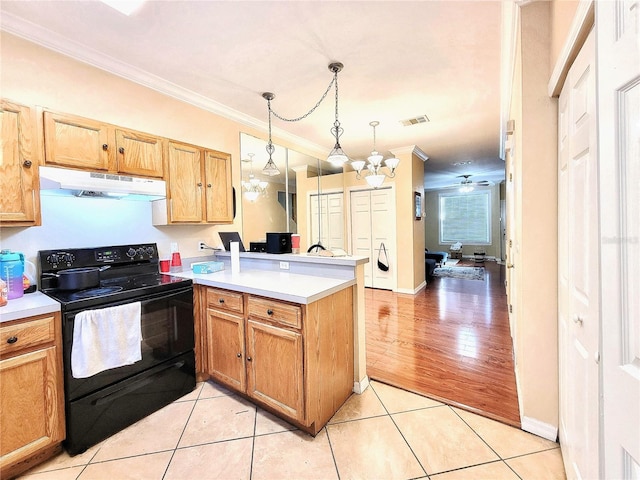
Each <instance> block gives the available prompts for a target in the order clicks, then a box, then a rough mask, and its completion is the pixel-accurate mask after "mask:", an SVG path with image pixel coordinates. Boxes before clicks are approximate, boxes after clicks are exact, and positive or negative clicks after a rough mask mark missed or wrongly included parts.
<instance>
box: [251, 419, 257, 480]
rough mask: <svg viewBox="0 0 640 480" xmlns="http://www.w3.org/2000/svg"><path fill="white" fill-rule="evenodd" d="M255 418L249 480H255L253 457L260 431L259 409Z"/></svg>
mask: <svg viewBox="0 0 640 480" xmlns="http://www.w3.org/2000/svg"><path fill="white" fill-rule="evenodd" d="M254 412H255V414H254V416H253V435H252V437H251V460H250V461H249V480H251V479H252V478H253V456H254V454H255V451H256V431H257V429H258V408H257V407H256V408H255V411H254Z"/></svg>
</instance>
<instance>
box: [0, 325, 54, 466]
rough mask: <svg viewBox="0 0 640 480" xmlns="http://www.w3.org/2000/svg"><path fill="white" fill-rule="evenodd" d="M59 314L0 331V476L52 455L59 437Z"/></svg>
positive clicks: (9, 326) (3, 327)
mask: <svg viewBox="0 0 640 480" xmlns="http://www.w3.org/2000/svg"><path fill="white" fill-rule="evenodd" d="M61 324H62V322H61V320H60V314H59V313H51V314H46V315H39V316H37V317H28V318H25V319H22V320H16V321H11V322H6V323H4V324H2V326H1V327H0V339H1V342H2V346H3V348H2V349H1V350H0V384H1V385H2V395H1V396H0V406H1V408H0V415H1V422H0V425H1V432H0V433H1V437H2V442H1V444H0V477H2V478H10V477H13V476H15V475H18V474H20V473H21V472H24V471H25V470H27V469H29V468H31V467H32V466H34V465H36V464H37V463H39V462H42V461H44V460H46V459H47V458H48V457H49V456H51V455H52V454H54V453H55V451H56V449H57V448H58V446H59V444H60V442H61V441H62V440H63V439H64V437H65V425H64V399H63V386H62V385H63V378H62V375H63V374H62V353H61V343H60V326H61Z"/></svg>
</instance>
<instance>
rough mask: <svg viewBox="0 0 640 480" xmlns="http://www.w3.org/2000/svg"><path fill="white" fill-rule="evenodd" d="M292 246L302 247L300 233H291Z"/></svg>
mask: <svg viewBox="0 0 640 480" xmlns="http://www.w3.org/2000/svg"><path fill="white" fill-rule="evenodd" d="M291 248H300V235H298V234H295V233H294V234H293V235H291Z"/></svg>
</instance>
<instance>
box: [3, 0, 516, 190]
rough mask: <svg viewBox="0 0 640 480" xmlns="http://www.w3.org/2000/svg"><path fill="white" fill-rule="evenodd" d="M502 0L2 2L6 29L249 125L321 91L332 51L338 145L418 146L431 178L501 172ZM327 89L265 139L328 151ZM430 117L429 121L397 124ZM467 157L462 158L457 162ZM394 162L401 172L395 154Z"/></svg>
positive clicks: (438, 182)
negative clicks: (137, 4)
mask: <svg viewBox="0 0 640 480" xmlns="http://www.w3.org/2000/svg"><path fill="white" fill-rule="evenodd" d="M500 9H501V5H500V1H497V0H492V1H452V0H445V1H435V0H434V1H417V2H414V1H340V0H337V1H293V0H292V1H255V2H254V1H188V0H183V1H177V0H175V1H174V0H162V1H161V0H155V1H148V2H147V3H145V4H144V5H143V6H142V7H141V8H140V9H139V10H138V11H137V12H136V13H134V14H133V15H132V16H129V17H127V16H125V15H123V14H121V13H119V12H117V11H115V10H113V9H111V8H110V7H108V6H106V5H104V4H103V3H101V2H99V1H97V0H86V1H75V0H65V1H31V0H30V1H24V0H20V1H11V0H2V2H1V3H0V10H1V12H0V13H1V15H0V18H1V22H2V23H1V25H2V29H3V30H6V31H8V32H10V33H13V34H16V35H19V36H21V37H24V38H27V39H29V40H31V41H33V42H36V43H39V44H42V45H44V46H46V47H48V48H52V49H54V50H57V51H60V52H63V53H65V54H68V55H70V56H73V57H75V58H78V59H79V60H82V61H85V62H88V63H91V64H93V65H95V66H98V67H100V68H103V69H106V70H109V71H111V72H113V73H116V74H118V75H121V76H124V77H126V78H129V79H131V80H133V81H136V82H139V83H142V84H144V85H147V86H150V87H151V88H155V89H157V90H159V91H162V92H165V93H168V94H170V95H173V96H175V97H177V98H181V99H183V100H186V101H189V102H191V103H194V104H196V105H199V106H202V107H203V108H207V109H209V110H211V111H214V112H216V113H219V114H222V115H225V116H228V117H230V118H233V119H235V120H239V121H242V122H244V123H246V124H250V125H253V126H258V127H260V128H264V127H265V126H266V120H267V104H266V101H265V100H264V99H263V98H262V96H261V94H262V92H265V91H270V92H273V93H275V95H276V97H275V99H274V100H273V101H272V108H273V110H274V111H276V112H277V113H279V114H280V115H282V116H285V117H297V116H300V115H302V114H303V113H305V112H307V111H308V110H309V109H310V108H311V107H312V106H313V105H315V103H316V102H317V101H318V100H319V99H320V96H321V95H322V93H323V92H324V91H325V89H326V87H327V86H328V84H329V82H330V81H331V79H332V75H333V74H332V73H331V72H330V71H329V69H328V65H329V63H331V62H333V61H339V62H342V63H343V64H344V69H343V70H342V72H340V74H339V76H338V84H339V107H340V108H339V113H340V117H339V118H340V123H341V125H342V127H343V128H344V134H343V136H342V137H341V140H340V143H341V145H342V147H343V148H344V149H345V151H346V152H347V154H348V155H349V156H350V157H351V158H352V159H356V158H365V157H366V156H367V155H368V154H369V152H370V151H371V150H372V143H373V135H372V129H371V127H370V126H369V122H371V121H372V120H378V121H379V122H380V125H379V127H377V130H376V134H377V142H376V144H377V145H376V146H377V150H379V151H380V153H383V154H385V155H390V151H391V150H393V149H395V148H401V147H406V146H409V145H416V146H417V147H419V148H420V149H421V150H422V151H423V152H424V153H425V154H426V155H427V156H428V157H429V160H428V161H427V162H426V164H425V170H426V174H425V181H426V186H427V187H437V186H446V185H450V184H451V183H453V182H457V181H459V179H457V178H456V176H457V175H462V174H472V175H473V177H472V180H476V181H479V180H490V181H494V182H499V181H500V180H501V179H502V178H504V162H502V161H501V160H500V159H499V142H500ZM333 97H334V96H333V91H332V92H330V94H329V95H328V96H327V99H326V100H325V101H324V102H323V103H322V104H321V105H320V107H319V108H318V109H317V110H316V111H315V112H314V113H313V114H312V115H310V116H309V117H308V118H306V119H304V120H302V121H299V122H294V123H289V122H282V121H280V120H278V119H275V118H274V119H273V127H274V136H276V134H278V135H289V137H287V138H292V137H291V136H294V137H299V138H300V139H304V142H305V143H304V145H305V146H306V147H308V148H311V149H313V150H314V151H317V152H326V153H328V152H329V150H330V149H331V148H332V147H333V144H334V141H333V139H332V137H331V134H330V132H329V130H330V128H331V127H332V125H333V121H334V114H335V111H334V98H333ZM419 115H427V116H428V117H429V119H430V122H429V123H424V124H417V125H412V126H409V127H403V126H402V125H401V124H400V121H401V120H404V119H408V118H411V117H415V116H419ZM466 161H471V162H472V163H471V164H469V165H463V166H454V165H452V164H453V163H457V162H466ZM399 168H402V164H401V165H400V167H399Z"/></svg>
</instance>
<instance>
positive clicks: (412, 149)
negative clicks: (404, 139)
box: [389, 145, 429, 162]
mask: <svg viewBox="0 0 640 480" xmlns="http://www.w3.org/2000/svg"><path fill="white" fill-rule="evenodd" d="M389 151H390V152H391V153H393V154H394V155H396V156H397V155H404V154H407V153H410V154H412V155H415V156H416V157H418V158H419V159H420V160H422V161H423V162H426V161H427V160H429V156H428V155H427V154H426V153H424V152H423V151H422V149H421V148H420V147H418V146H417V145H408V146H406V147H398V148H394V149H393V150H389Z"/></svg>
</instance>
